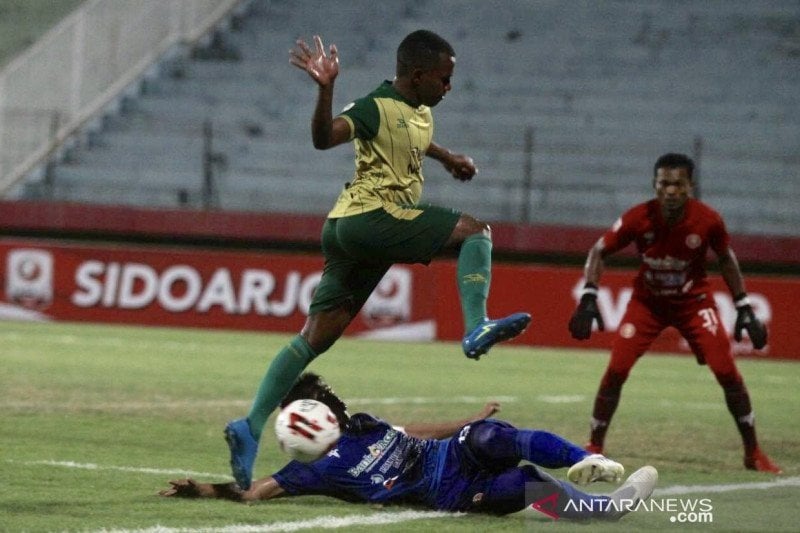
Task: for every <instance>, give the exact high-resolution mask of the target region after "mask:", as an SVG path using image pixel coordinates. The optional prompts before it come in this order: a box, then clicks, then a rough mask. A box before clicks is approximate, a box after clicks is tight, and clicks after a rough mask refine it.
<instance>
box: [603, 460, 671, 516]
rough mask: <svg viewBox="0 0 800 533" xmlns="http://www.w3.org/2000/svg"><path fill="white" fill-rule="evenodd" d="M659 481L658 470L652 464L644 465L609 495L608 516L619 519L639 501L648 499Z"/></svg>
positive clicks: (634, 507)
mask: <svg viewBox="0 0 800 533" xmlns="http://www.w3.org/2000/svg"><path fill="white" fill-rule="evenodd" d="M657 481H658V471H657V470H656V469H655V468H653V467H652V466H643V467H642V468H640V469H639V470H637V471H636V472H634V473H633V474H631V475H630V476H628V479H626V480H625V483H623V484H622V486H621V487H620V488H618V489H617V490H615V491H614V492H612V493H611V494H609V495H608V510H607V511H606V513H607V514H606V518H609V519H611V520H619V519H620V518H622V517H623V516H625V515H626V514H628V513H630V512H631V511H633V510H634V509H636V506H637V505H639V502H641V501H644V500H647V499H648V498H649V497H650V495H651V494H653V490H654V489H655V488H656V482H657Z"/></svg>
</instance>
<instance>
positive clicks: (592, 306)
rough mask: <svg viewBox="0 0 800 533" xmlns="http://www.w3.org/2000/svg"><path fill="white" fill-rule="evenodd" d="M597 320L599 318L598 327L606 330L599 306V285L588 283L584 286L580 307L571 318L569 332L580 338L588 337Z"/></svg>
mask: <svg viewBox="0 0 800 533" xmlns="http://www.w3.org/2000/svg"><path fill="white" fill-rule="evenodd" d="M595 320H597V328H598V329H599V330H600V331H604V330H605V324H603V316H602V315H601V314H600V309H599V308H598V307H597V286H596V285H594V284H593V283H587V284H586V285H585V286H584V288H583V295H582V296H581V301H580V302H579V303H578V308H577V309H575V312H574V313H573V314H572V318H570V319H569V332H570V333H571V334H572V336H573V337H574V338H576V339H578V340H585V339H588V338H589V337H590V336H591V335H592V322H593V321H595Z"/></svg>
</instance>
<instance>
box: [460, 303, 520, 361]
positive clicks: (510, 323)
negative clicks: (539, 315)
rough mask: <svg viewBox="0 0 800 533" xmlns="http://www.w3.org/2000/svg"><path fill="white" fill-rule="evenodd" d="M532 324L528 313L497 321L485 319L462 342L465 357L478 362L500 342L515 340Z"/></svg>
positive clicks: (516, 314)
mask: <svg viewBox="0 0 800 533" xmlns="http://www.w3.org/2000/svg"><path fill="white" fill-rule="evenodd" d="M530 323H531V315H529V314H528V313H514V314H513V315H508V316H507V317H505V318H499V319H497V320H489V319H484V320H483V322H481V323H480V324H478V325H477V326H476V327H475V329H473V330H472V331H471V332H469V333H468V334H466V335H465V336H464V339H463V340H462V341H461V347H462V348H463V349H464V355H466V356H467V357H469V358H470V359H475V360H476V361H477V360H478V359H480V358H481V356H482V355H483V354H485V353H486V352H488V351H489V348H491V347H492V346H494V345H495V344H497V343H498V342H502V341H507V340H508V339H513V338H514V337H516V336H517V335H519V334H520V333H522V332H523V331H525V328H527V327H528V324H530Z"/></svg>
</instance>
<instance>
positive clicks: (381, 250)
mask: <svg viewBox="0 0 800 533" xmlns="http://www.w3.org/2000/svg"><path fill="white" fill-rule="evenodd" d="M460 216H461V213H460V212H459V211H456V210H454V209H447V208H443V207H437V206H417V207H401V206H396V205H387V206H384V207H383V208H381V209H375V210H373V211H368V212H366V213H362V214H359V215H353V216H349V217H342V218H329V219H327V220H326V221H325V225H324V226H323V227H322V253H323V254H324V256H325V268H324V270H323V271H322V279H320V282H319V285H318V286H317V289H316V291H315V292H314V297H313V299H312V301H311V307H310V309H309V314H312V315H313V314H314V313H318V312H319V311H327V310H329V309H334V308H336V307H340V306H345V307H347V309H348V310H349V311H350V312H351V313H352V314H354V315H355V313H357V312H358V310H359V309H361V307H362V306H363V305H364V302H366V301H367V298H369V295H370V294H372V291H373V290H374V289H375V287H376V286H377V285H378V283H379V282H380V280H381V278H383V275H384V274H386V271H387V270H389V267H391V266H392V265H393V264H394V263H423V264H428V263H430V261H431V259H433V257H434V256H435V255H436V254H437V253H439V251H440V250H441V249H442V247H443V246H444V244H445V243H446V242H447V239H448V238H449V237H450V235H451V234H452V233H453V229H454V228H455V227H456V223H457V222H458V219H459V217H460Z"/></svg>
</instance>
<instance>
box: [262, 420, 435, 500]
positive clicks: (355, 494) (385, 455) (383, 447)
mask: <svg viewBox="0 0 800 533" xmlns="http://www.w3.org/2000/svg"><path fill="white" fill-rule="evenodd" d="M354 417H361V420H362V421H364V420H366V421H368V424H369V426H370V428H369V429H368V430H367V431H366V432H363V433H360V434H356V433H354V432H349V431H345V432H344V433H343V434H342V436H341V437H340V438H339V440H338V442H337V443H336V447H335V448H334V449H333V450H331V451H330V452H328V454H327V455H326V456H325V457H322V458H320V459H318V460H316V461H314V462H312V463H301V462H298V461H292V462H291V463H289V464H288V465H286V466H285V467H284V468H282V469H281V470H280V471H279V472H278V473H276V474H274V475H273V477H274V478H275V480H276V481H277V482H278V484H279V485H280V486H281V488H283V489H284V490H285V491H286V492H288V493H289V494H292V495H299V494H324V495H328V496H333V497H336V498H341V499H346V500H355V501H368V502H387V501H403V502H415V503H422V502H425V501H427V500H428V497H429V494H430V492H431V489H432V483H433V481H434V480H433V478H432V477H431V475H429V474H431V473H434V472H435V468H434V472H428V470H430V469H429V468H426V464H425V463H426V462H428V461H429V460H430V459H431V458H434V459H435V458H436V457H438V453H437V451H438V449H439V447H440V446H441V445H442V442H441V441H437V440H420V439H417V438H414V437H410V436H408V435H406V434H405V433H403V432H401V431H398V430H396V429H394V428H393V427H392V426H390V425H389V424H387V423H386V422H384V421H382V420H378V419H375V418H372V417H371V416H369V415H365V414H363V413H361V414H357V415H354Z"/></svg>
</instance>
